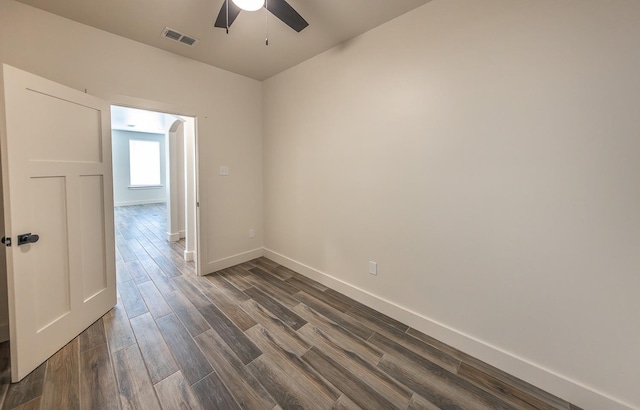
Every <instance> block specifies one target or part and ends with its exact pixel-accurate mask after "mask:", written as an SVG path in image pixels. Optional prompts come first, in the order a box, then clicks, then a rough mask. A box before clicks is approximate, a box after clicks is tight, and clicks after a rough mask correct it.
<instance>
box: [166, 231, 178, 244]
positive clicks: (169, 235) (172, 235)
mask: <svg viewBox="0 0 640 410" xmlns="http://www.w3.org/2000/svg"><path fill="white" fill-rule="evenodd" d="M167 240H168V241H169V242H178V241H179V240H180V233H171V232H167Z"/></svg>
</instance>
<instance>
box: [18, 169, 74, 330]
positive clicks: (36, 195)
mask: <svg viewBox="0 0 640 410" xmlns="http://www.w3.org/2000/svg"><path fill="white" fill-rule="evenodd" d="M29 185H30V190H31V203H30V206H29V207H30V208H31V210H30V215H31V218H32V222H31V224H30V225H31V226H33V227H38V231H37V233H38V235H40V240H39V241H38V242H37V243H35V244H33V245H31V244H29V245H23V246H21V247H20V251H21V252H25V253H28V254H29V260H30V262H31V263H30V265H31V266H30V267H29V268H30V270H31V271H32V272H33V275H34V279H35V281H34V284H35V290H36V294H35V298H36V306H37V310H36V329H38V331H39V332H40V331H42V330H44V329H45V328H46V327H47V326H49V325H51V324H52V323H55V320H56V319H58V318H60V317H62V316H64V315H65V314H67V313H68V312H69V311H70V310H71V299H70V294H69V280H70V278H69V250H68V246H67V244H68V242H69V241H68V238H69V235H68V232H67V223H66V217H67V205H66V200H65V192H66V181H65V178H64V177H46V178H30V184H29ZM42 204H46V205H47V206H46V207H43V206H42ZM20 233H23V232H20Z"/></svg>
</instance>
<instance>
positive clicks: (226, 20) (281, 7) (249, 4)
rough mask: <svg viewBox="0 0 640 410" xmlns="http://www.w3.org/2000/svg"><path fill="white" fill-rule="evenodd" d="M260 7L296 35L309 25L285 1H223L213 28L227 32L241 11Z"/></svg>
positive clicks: (254, 9)
mask: <svg viewBox="0 0 640 410" xmlns="http://www.w3.org/2000/svg"><path fill="white" fill-rule="evenodd" d="M262 7H264V8H266V9H267V10H269V11H270V12H271V14H273V15H274V16H276V17H277V18H279V19H280V20H281V21H282V22H283V23H284V24H286V25H287V26H289V27H291V28H292V29H294V30H295V31H297V32H298V33H299V32H301V31H302V30H304V28H305V27H307V26H308V25H309V23H307V21H306V20H305V19H303V18H302V16H301V15H300V14H298V12H297V11H295V10H294V9H293V7H291V5H289V3H287V2H286V1H285V0H266V2H265V0H231V1H229V0H224V3H223V4H222V7H221V8H220V13H218V18H217V19H216V23H215V27H220V28H224V29H227V30H228V29H229V27H230V26H231V24H232V23H233V22H234V21H235V19H236V17H238V14H240V11H241V10H247V11H256V10H259V9H261V8H262Z"/></svg>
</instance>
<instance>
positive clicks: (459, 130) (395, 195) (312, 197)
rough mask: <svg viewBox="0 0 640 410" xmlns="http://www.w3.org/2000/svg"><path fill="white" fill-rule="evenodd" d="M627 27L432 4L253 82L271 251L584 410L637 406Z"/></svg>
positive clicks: (637, 207)
mask: <svg viewBox="0 0 640 410" xmlns="http://www.w3.org/2000/svg"><path fill="white" fill-rule="evenodd" d="M638 21H640V2H637V1H628V0H608V1H601V0H565V1H562V2H558V1H555V0H536V1H512V0H483V1H471V0H466V1H465V0H434V1H432V2H430V3H428V4H426V5H425V6H423V7H421V8H419V9H416V10H415V11H413V12H410V13H408V14H406V15H404V16H401V17H400V18H398V19H396V20H394V21H392V22H390V23H388V24H386V25H383V26H381V27H379V28H376V29H374V30H372V31H370V32H368V33H366V34H364V35H362V36H360V37H358V38H356V39H354V40H352V41H349V42H347V43H345V44H343V45H341V46H339V47H336V48H334V49H332V50H330V51H328V52H326V53H324V54H322V55H320V56H317V57H316V58H313V59H311V60H309V61H306V62H304V63H302V64H300V65H299V66H296V67H294V68H292V69H290V70H288V71H285V72H283V73H281V74H279V75H277V76H275V77H273V78H271V79H269V80H267V81H265V82H264V85H263V107H264V111H263V116H264V117H263V118H264V142H263V144H264V161H265V164H264V184H265V186H264V192H265V196H264V201H265V216H264V218H265V231H266V234H265V247H266V248H267V252H266V255H268V256H271V257H273V258H276V259H277V260H279V261H280V262H282V263H285V264H289V265H290V266H292V267H297V268H299V269H301V270H303V271H305V272H307V273H308V274H309V275H312V276H314V277H316V278H318V279H319V280H322V281H324V282H326V283H330V284H332V285H334V286H336V287H338V288H339V289H340V290H343V291H344V292H346V293H349V294H351V295H353V296H355V297H357V298H359V299H360V300H365V301H367V302H368V303H369V304H371V305H373V306H375V307H378V308H379V309H380V310H382V311H383V312H387V313H389V314H392V315H393V316H395V317H398V318H400V319H403V320H404V321H406V322H409V323H410V324H411V325H413V326H415V327H418V328H419V329H421V330H425V331H428V332H429V333H431V334H433V335H434V336H437V337H440V338H441V339H443V340H444V341H445V342H449V343H451V344H454V345H455V346H458V347H461V348H463V350H467V351H469V352H470V353H472V354H475V355H477V356H479V357H480V358H482V359H485V360H487V361H489V362H490V363H492V364H495V365H497V366H498V367H502V368H504V369H505V370H507V371H510V372H512V373H514V374H515V375H518V376H520V377H523V378H525V379H527V380H529V381H532V382H533V383H535V384H537V385H540V386H541V387H543V388H545V389H547V390H549V391H551V392H554V393H556V394H558V395H561V396H562V397H563V398H565V399H568V400H571V401H573V402H575V403H576V404H578V405H583V406H584V407H585V408H594V409H595V408H608V409H611V408H617V406H621V405H620V404H619V403H620V402H624V403H627V405H628V406H635V407H640V389H638V385H639V383H640V348H639V347H640V319H639V316H638V315H639V313H640V297H638V290H639V289H640V274H639V272H640V251H639V250H640V235H639V234H638V233H639V232H640V183H638V177H639V176H640V121H639V120H638V118H640V117H639V112H638V107H640V81H639V80H638V73H640V47H638V39H639V38H640V24H638ZM369 261H377V262H378V264H379V271H378V272H379V273H378V276H376V277H374V276H371V275H369V274H368V273H367V272H368V262H369ZM323 274H326V275H323ZM615 401H618V402H619V403H618V404H616V403H615Z"/></svg>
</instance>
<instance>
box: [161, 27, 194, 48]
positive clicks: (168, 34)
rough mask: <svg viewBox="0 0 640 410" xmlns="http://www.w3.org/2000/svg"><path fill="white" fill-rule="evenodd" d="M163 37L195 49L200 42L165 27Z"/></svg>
mask: <svg viewBox="0 0 640 410" xmlns="http://www.w3.org/2000/svg"><path fill="white" fill-rule="evenodd" d="M161 36H162V37H164V38H168V39H170V40H174V41H177V42H180V43H182V44H185V45H188V46H189V47H193V46H194V45H195V44H196V43H197V42H198V40H197V39H195V38H193V37H189V36H187V35H185V34H182V33H180V32H179V31H176V30H174V29H172V28H169V27H165V28H164V30H162V34H161Z"/></svg>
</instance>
